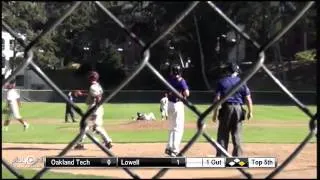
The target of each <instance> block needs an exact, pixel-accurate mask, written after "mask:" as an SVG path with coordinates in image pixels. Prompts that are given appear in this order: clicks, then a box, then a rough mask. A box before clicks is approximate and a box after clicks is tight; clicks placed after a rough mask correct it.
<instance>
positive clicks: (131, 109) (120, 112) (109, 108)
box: [2, 103, 316, 121]
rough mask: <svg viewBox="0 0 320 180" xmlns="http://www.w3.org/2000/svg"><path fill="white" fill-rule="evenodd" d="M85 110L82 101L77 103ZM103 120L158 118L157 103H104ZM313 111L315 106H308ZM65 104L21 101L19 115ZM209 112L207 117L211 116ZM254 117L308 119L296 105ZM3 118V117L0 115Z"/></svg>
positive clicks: (52, 113) (59, 110)
mask: <svg viewBox="0 0 320 180" xmlns="http://www.w3.org/2000/svg"><path fill="white" fill-rule="evenodd" d="M78 105H79V107H80V108H81V109H82V110H83V111H85V110H86V106H85V104H83V103H79V104H78ZM195 105H196V107H197V108H198V109H199V111H200V112H204V111H205V110H206V109H207V108H208V107H209V105H203V104H195ZM104 109H105V114H104V121H110V120H119V119H121V120H127V119H130V118H131V117H132V116H135V115H136V113H137V112H153V113H155V115H156V117H157V118H160V112H159V104H112V103H106V104H105V105H104ZM310 109H311V111H312V112H313V113H315V112H316V106H310ZM64 112H65V104H63V103H23V104H22V109H21V115H22V116H23V117H25V118H27V119H64ZM211 116H212V115H211V113H210V115H209V116H208V117H207V119H210V118H211ZM254 117H255V119H256V120H271V121H291V120H293V121H297V120H308V117H307V116H306V115H305V114H304V113H303V112H302V111H301V110H300V109H299V108H298V107H296V106H265V105H255V106H254ZM2 118H4V117H2ZM185 118H186V120H187V121H195V120H196V119H197V116H196V115H195V114H194V113H193V112H192V111H191V110H190V109H189V108H188V107H186V108H185Z"/></svg>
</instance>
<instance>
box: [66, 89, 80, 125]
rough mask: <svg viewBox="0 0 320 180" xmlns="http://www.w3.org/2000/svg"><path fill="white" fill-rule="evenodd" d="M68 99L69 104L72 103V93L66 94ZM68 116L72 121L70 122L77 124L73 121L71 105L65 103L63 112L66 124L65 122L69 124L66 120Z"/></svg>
mask: <svg viewBox="0 0 320 180" xmlns="http://www.w3.org/2000/svg"><path fill="white" fill-rule="evenodd" d="M68 98H69V100H70V101H71V102H73V96H72V91H70V92H69V93H68ZM68 115H70V116H71V119H72V122H77V121H76V120H75V119H74V114H73V110H72V107H71V105H70V104H69V103H68V102H66V112H65V116H64V117H65V118H64V119H65V122H66V123H67V122H69V120H68Z"/></svg>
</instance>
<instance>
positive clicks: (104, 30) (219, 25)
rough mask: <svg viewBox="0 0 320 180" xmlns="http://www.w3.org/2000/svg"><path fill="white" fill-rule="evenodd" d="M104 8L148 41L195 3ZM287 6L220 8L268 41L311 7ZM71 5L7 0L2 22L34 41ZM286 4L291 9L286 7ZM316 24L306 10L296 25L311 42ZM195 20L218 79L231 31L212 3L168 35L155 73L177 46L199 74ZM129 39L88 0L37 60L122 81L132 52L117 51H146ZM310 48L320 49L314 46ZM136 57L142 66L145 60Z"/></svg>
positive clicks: (157, 50) (155, 52) (156, 56)
mask: <svg viewBox="0 0 320 180" xmlns="http://www.w3.org/2000/svg"><path fill="white" fill-rule="evenodd" d="M101 3H102V4H103V5H104V6H105V7H107V8H108V9H109V10H110V11H111V12H112V13H113V14H114V15H115V16H116V17H117V18H119V19H120V21H121V22H123V23H124V24H125V25H126V26H127V27H128V28H129V30H131V31H133V32H134V33H135V34H136V35H137V36H139V37H140V38H141V39H142V40H143V41H145V42H149V41H151V40H153V39H155V38H157V36H159V35H160V34H161V33H162V32H164V31H165V30H166V29H167V28H168V26H169V25H170V24H171V23H172V22H174V20H175V19H176V17H177V16H178V15H179V14H180V13H181V12H182V11H183V10H184V9H185V8H186V7H187V6H188V5H189V4H190V2H165V1H152V2H151V1H102V2H101ZM281 3H283V2H269V1H263V2H251V1H247V2H236V1H229V2H228V3H225V2H216V5H217V6H218V7H219V8H221V9H222V11H223V12H225V13H226V15H227V16H228V17H230V18H231V19H232V20H233V21H235V22H236V23H242V24H244V25H245V27H246V28H245V32H247V33H248V34H249V35H250V36H252V37H253V38H254V39H256V40H257V41H258V42H259V43H261V44H263V43H264V42H266V40H267V39H269V38H270V37H271V36H272V35H274V34H275V33H276V32H278V31H279V30H280V29H281V28H283V27H284V25H285V24H286V23H287V22H288V21H289V20H290V19H291V18H292V17H293V15H295V13H296V12H297V10H300V9H301V8H302V7H303V6H304V4H305V3H301V2H293V5H294V6H295V8H296V10H292V8H291V9H290V8H289V5H288V4H285V5H284V6H282V5H283V4H281ZM285 3H286V2H285ZM71 4H72V2H57V1H56V2H54V1H53V2H41V1H2V6H3V8H2V10H3V11H2V18H3V20H4V21H6V22H7V23H8V24H9V25H10V26H11V27H12V28H13V29H14V30H15V31H17V32H19V33H22V34H25V35H26V37H27V41H28V42H30V41H32V40H33V39H34V38H35V37H36V36H38V35H39V34H40V33H41V32H42V31H43V30H44V29H46V28H47V27H49V26H50V25H51V24H52V23H53V22H54V21H56V20H57V18H59V17H60V16H61V15H62V14H63V13H64V12H66V11H67V10H68V8H69V7H70V6H71ZM281 7H282V8H283V7H285V8H284V9H281ZM194 19H196V21H195V20H194ZM315 19H316V11H315V8H313V9H312V10H311V11H310V12H309V13H307V15H306V17H305V20H303V21H299V22H298V24H297V25H296V26H298V27H305V29H303V28H302V30H304V31H306V32H308V39H309V40H310V41H311V40H312V39H315V36H316V32H315ZM195 22H196V23H197V25H198V27H199V32H200V38H201V42H200V43H201V45H202V47H203V54H204V58H205V63H206V64H205V68H206V71H207V72H208V73H207V74H208V76H210V77H214V75H213V76H211V75H210V73H211V72H210V71H209V70H210V69H212V67H215V66H217V64H218V63H219V62H220V61H222V60H221V59H222V58H219V57H218V54H217V53H216V52H215V50H214V49H215V46H216V44H217V40H216V39H217V36H219V35H220V34H222V33H226V32H228V31H230V30H231V28H230V26H229V25H227V23H226V22H225V21H224V20H223V19H222V18H221V17H220V16H218V15H217V13H216V12H214V10H213V9H212V8H210V7H208V5H207V4H206V3H200V4H199V5H198V6H197V8H195V10H194V11H193V12H192V13H190V14H189V15H188V16H187V17H186V18H185V19H184V20H183V21H182V22H181V23H180V24H178V25H177V26H176V28H174V29H173V30H172V31H171V32H170V33H169V35H168V36H167V37H165V38H164V39H163V40H162V41H160V42H159V43H158V44H157V45H156V46H154V47H153V48H152V50H151V51H152V57H151V58H152V60H151V61H152V64H153V65H154V66H155V67H156V68H159V69H160V67H161V65H162V64H164V63H165V62H166V60H167V58H168V55H169V52H168V46H169V42H171V43H172V44H174V46H175V48H176V50H179V51H181V52H182V54H183V57H184V58H186V57H190V58H191V60H192V65H193V69H190V70H189V71H190V73H192V72H200V71H201V70H200V68H201V64H200V59H199V58H200V51H199V42H198V40H197V34H196V29H195ZM304 25H306V26H304ZM300 32H301V31H298V30H293V31H290V32H289V33H288V34H289V35H286V36H285V37H284V38H283V39H282V40H281V42H280V43H282V44H281V47H282V49H284V50H283V51H284V52H285V51H286V50H288V51H290V50H291V49H290V48H287V47H286V46H288V42H286V41H289V40H290V39H292V37H293V36H297V34H299V33H300ZM290 33H291V35H290ZM299 36H300V35H299ZM129 40H130V38H127V35H126V34H125V32H124V31H123V30H122V29H121V28H120V27H119V26H118V25H116V24H115V22H113V20H112V19H111V18H110V17H109V16H108V15H106V14H105V13H104V12H103V11H102V10H101V9H100V8H98V7H97V6H96V4H95V3H94V2H82V4H81V5H80V7H78V8H77V9H76V10H75V11H74V12H73V13H72V14H71V15H70V16H69V17H68V18H66V19H65V20H64V21H63V23H62V24H60V25H59V26H58V27H57V28H56V29H55V30H53V31H52V32H51V33H50V34H48V35H46V36H45V37H43V38H42V39H41V40H40V42H39V43H38V44H36V46H35V51H34V52H35V59H34V60H35V61H36V62H37V63H38V64H39V65H40V66H41V67H42V68H53V67H54V68H62V67H64V66H67V65H69V64H70V63H72V62H74V63H79V64H84V65H85V66H87V65H88V66H90V67H91V68H99V71H101V72H105V73H106V74H105V75H106V76H112V75H111V72H112V73H116V74H118V75H119V77H124V74H125V71H127V70H126V68H127V66H126V64H125V62H127V61H124V60H123V57H125V56H124V54H122V53H125V52H129V51H126V50H124V51H123V52H119V51H117V49H118V48H119V47H129V48H130V47H131V48H132V49H131V52H133V51H137V49H138V50H140V49H139V48H137V47H138V46H139V45H134V46H128V41H129ZM130 41H131V40H130ZM283 41H285V42H286V43H284V42H283ZM314 45H315V43H314V42H313V41H312V42H310V45H309V46H314ZM296 46H298V45H296ZM300 46H301V45H300ZM299 48H300V47H298V48H297V49H299ZM311 48H313V47H310V48H309V49H311ZM225 49H226V48H225ZM300 50H301V48H300V49H299V51H300ZM247 51H248V55H247V59H250V58H251V57H250V55H252V57H254V56H255V54H254V52H253V51H252V49H250V48H249V49H248V50H247ZM136 53H140V52H136ZM289 55H291V56H292V57H294V52H291V54H290V53H288V56H289ZM132 59H133V60H134V61H135V62H139V61H140V60H141V55H140V56H137V57H135V58H132ZM82 69H86V68H82ZM212 73H214V72H212ZM186 76H188V74H186ZM140 78H141V79H139V81H140V82H139V83H141V82H145V83H146V84H148V85H149V86H152V85H150V84H154V83H152V82H153V81H154V79H152V78H150V76H149V72H148V71H143V72H142V75H141V76H140ZM200 78H202V76H201V75H200V73H192V76H190V81H191V83H192V82H194V83H195V84H200V83H199V82H202V81H199V79H200ZM115 83H116V82H115ZM197 87H199V89H202V86H201V85H197ZM154 88H157V87H154Z"/></svg>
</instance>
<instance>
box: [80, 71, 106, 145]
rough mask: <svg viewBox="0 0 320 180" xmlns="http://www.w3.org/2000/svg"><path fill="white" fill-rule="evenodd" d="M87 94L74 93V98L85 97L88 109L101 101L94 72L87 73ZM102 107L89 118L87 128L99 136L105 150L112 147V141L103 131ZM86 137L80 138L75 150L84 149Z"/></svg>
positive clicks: (97, 76) (97, 75) (100, 93)
mask: <svg viewBox="0 0 320 180" xmlns="http://www.w3.org/2000/svg"><path fill="white" fill-rule="evenodd" d="M88 79H89V83H90V84H91V85H90V88H89V93H88V94H85V93H82V92H81V91H76V96H83V95H87V99H86V104H87V105H88V109H90V108H92V107H94V106H95V105H96V104H97V103H99V102H100V101H101V99H102V95H103V89H102V87H101V85H100V84H99V82H98V80H99V74H98V73H97V72H96V71H91V72H89V77H88ZM103 114H104V111H103V106H102V105H100V106H99V107H98V108H97V109H96V111H95V112H93V113H92V114H91V116H89V117H88V118H89V124H88V126H87V128H89V129H91V130H92V131H93V132H95V133H97V134H99V135H100V136H101V138H102V139H103V141H104V145H105V147H106V148H108V149H110V148H111V147H112V144H111V142H112V140H111V138H110V137H109V136H108V134H107V132H106V131H105V130H104V128H103V126H102V124H103ZM85 137H86V135H84V136H82V138H81V140H80V142H79V143H78V144H77V145H76V146H75V149H84V146H83V141H84V139H85Z"/></svg>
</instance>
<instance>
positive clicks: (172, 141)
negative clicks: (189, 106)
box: [167, 101, 184, 153]
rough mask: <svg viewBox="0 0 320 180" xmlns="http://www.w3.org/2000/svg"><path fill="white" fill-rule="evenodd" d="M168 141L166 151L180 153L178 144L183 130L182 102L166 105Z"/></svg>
mask: <svg viewBox="0 0 320 180" xmlns="http://www.w3.org/2000/svg"><path fill="white" fill-rule="evenodd" d="M168 121H169V139H168V144H167V149H170V150H172V151H173V152H175V153H178V152H179V151H180V143H181V140H182V136H183V130H184V104H183V102H181V101H179V102H176V103H174V102H170V101H169V104H168Z"/></svg>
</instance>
